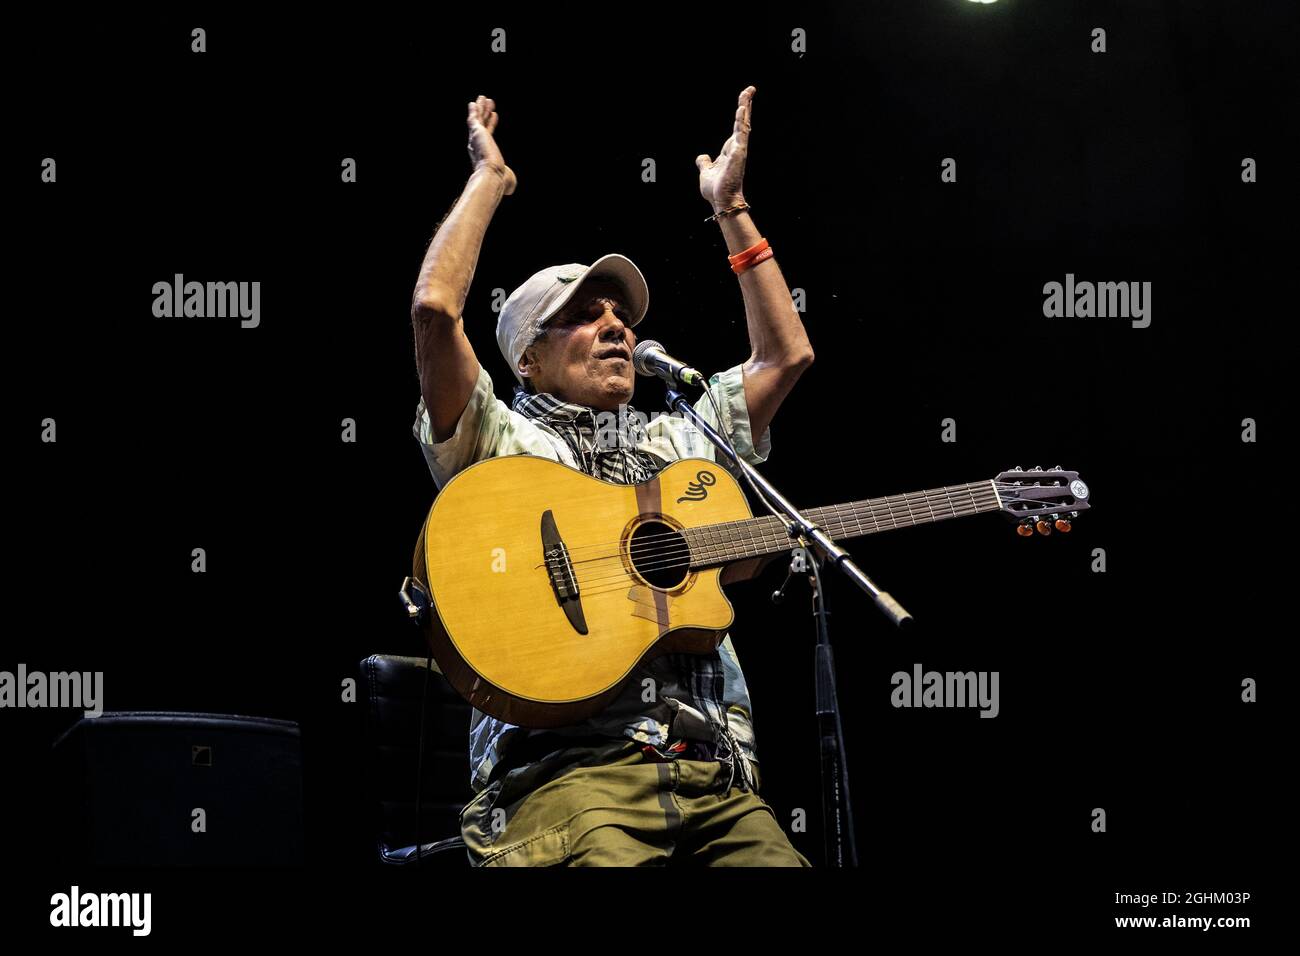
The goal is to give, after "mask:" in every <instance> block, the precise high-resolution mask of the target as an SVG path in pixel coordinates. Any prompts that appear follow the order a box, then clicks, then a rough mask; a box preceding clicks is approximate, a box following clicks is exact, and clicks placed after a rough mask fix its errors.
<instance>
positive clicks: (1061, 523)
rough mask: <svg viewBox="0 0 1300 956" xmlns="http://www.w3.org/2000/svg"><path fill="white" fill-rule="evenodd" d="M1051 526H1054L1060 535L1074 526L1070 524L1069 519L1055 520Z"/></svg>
mask: <svg viewBox="0 0 1300 956" xmlns="http://www.w3.org/2000/svg"><path fill="white" fill-rule="evenodd" d="M1053 524H1055V525H1056V530H1057V531H1059V532H1061V533H1062V534H1065V533H1066V532H1067V531H1069V530H1070V529H1071V528H1073V527H1074V525H1072V524H1070V519H1069V518H1057V519H1056V521H1054V522H1053Z"/></svg>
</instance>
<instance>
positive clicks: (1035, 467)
mask: <svg viewBox="0 0 1300 956" xmlns="http://www.w3.org/2000/svg"><path fill="white" fill-rule="evenodd" d="M1029 470H1030V471H1042V470H1043V466H1042V465H1034V467H1033V468H1030V469H1029Z"/></svg>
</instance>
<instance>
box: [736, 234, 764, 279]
mask: <svg viewBox="0 0 1300 956" xmlns="http://www.w3.org/2000/svg"><path fill="white" fill-rule="evenodd" d="M770 258H772V249H771V247H770V246H769V245H768V242H767V240H766V239H760V240H758V242H756V243H754V244H753V245H752V246H750V247H749V248H748V249H745V250H743V251H742V252H737V253H736V254H735V255H734V256H727V261H728V262H730V263H731V271H732V272H734V273H736V275H740V273H742V272H744V271H745V270H746V269H749V268H751V267H752V266H754V265H756V264H757V263H759V262H762V261H763V260H764V259H770Z"/></svg>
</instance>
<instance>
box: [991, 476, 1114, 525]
mask: <svg viewBox="0 0 1300 956" xmlns="http://www.w3.org/2000/svg"><path fill="white" fill-rule="evenodd" d="M993 486H994V487H995V488H996V489H997V492H998V501H999V503H1000V504H1001V505H1002V510H1003V511H1004V512H1006V513H1007V514H1008V515H1010V516H1011V517H1012V518H1014V519H1016V521H1017V525H1016V533H1017V534H1020V535H1022V536H1024V537H1026V538H1028V537H1031V536H1032V535H1033V533H1034V532H1035V531H1037V532H1038V533H1039V534H1043V535H1047V534H1051V533H1052V532H1053V531H1060V532H1066V531H1069V530H1070V528H1071V527H1072V523H1073V521H1074V519H1075V518H1077V517H1078V516H1079V512H1081V511H1087V510H1088V507H1089V505H1088V497H1089V495H1090V494H1091V492H1090V491H1089V490H1088V486H1087V485H1086V484H1084V483H1083V481H1082V480H1081V479H1080V478H1079V473H1078V472H1077V471H1065V470H1064V469H1063V468H1061V466H1060V465H1057V466H1056V467H1055V468H1050V469H1047V470H1044V469H1042V468H1039V467H1037V466H1035V467H1034V468H1029V469H1022V468H1021V467H1020V466H1019V465H1016V466H1015V467H1013V468H1011V469H1010V470H1008V471H1004V472H1002V473H1001V474H999V475H998V476H997V477H996V478H994V479H993Z"/></svg>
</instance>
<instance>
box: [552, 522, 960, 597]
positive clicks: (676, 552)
mask: <svg viewBox="0 0 1300 956" xmlns="http://www.w3.org/2000/svg"><path fill="white" fill-rule="evenodd" d="M981 513H984V512H982V511H981V509H980V508H979V507H978V506H976V505H967V506H965V507H964V508H960V509H955V511H954V513H953V514H951V515H945V516H944V517H965V516H968V515H975V514H981ZM879 530H884V531H888V530H892V529H890V528H883V529H879ZM737 543H739V544H747V543H751V544H758V543H760V542H758V541H753V542H743V541H742V542H737ZM714 547H716V548H718V549H725V547H726V545H721V544H719V545H715V546H714ZM791 547H794V544H793V543H792V544H791ZM710 550H712V548H710V546H708V545H705V546H704V547H703V548H696V549H695V552H694V553H696V557H695V558H693V557H692V554H693V552H692V549H691V548H690V547H689V546H685V547H683V546H680V545H678V546H670V547H667V548H664V549H661V550H660V551H658V552H657V553H653V554H652V555H650V559H649V560H648V561H641V562H637V563H636V564H635V568H636V570H637V571H638V572H639V573H641V574H642V575H644V574H645V572H647V571H662V570H668V569H671V568H677V567H690V566H691V564H693V563H695V562H696V561H701V562H706V563H708V564H712V561H713V560H717V561H718V562H719V564H725V563H728V562H729V561H731V560H741V559H742V557H743V556H740V557H736V558H728V557H727V556H726V555H725V553H719V554H718V555H716V556H714V557H712V558H711V557H710V555H708V553H707V552H708V551H710ZM779 550H784V549H777V550H774V551H772V552H768V553H770V554H775V553H777V552H778V551H779ZM699 552H703V553H699ZM623 556H624V553H623V552H619V553H617V554H611V555H605V556H603V557H597V558H588V559H586V561H584V562H582V563H591V562H594V561H610V560H617V561H619V563H620V568H619V570H618V571H617V572H615V573H613V574H609V573H605V569H603V568H601V569H594V570H593V573H592V574H591V575H588V576H587V577H585V578H582V577H579V576H578V574H577V573H576V571H575V573H574V578H575V580H576V581H577V583H578V586H579V588H583V589H590V588H596V587H599V586H600V585H602V584H605V583H607V582H614V581H618V582H625V581H628V580H629V577H628V574H627V572H626V571H625V570H623V569H622V567H621V565H622V558H623ZM762 556H764V555H749V556H748V557H762ZM683 559H685V560H683ZM543 566H544V562H543V564H541V565H537V566H536V567H538V568H540V567H543ZM589 593H596V594H598V593H603V592H600V591H590V592H589Z"/></svg>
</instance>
